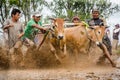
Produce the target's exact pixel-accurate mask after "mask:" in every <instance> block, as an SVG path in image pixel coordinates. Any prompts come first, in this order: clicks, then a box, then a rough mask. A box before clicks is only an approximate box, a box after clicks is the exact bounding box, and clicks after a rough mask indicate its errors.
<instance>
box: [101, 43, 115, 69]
mask: <svg viewBox="0 0 120 80" xmlns="http://www.w3.org/2000/svg"><path fill="white" fill-rule="evenodd" d="M99 47H100V48H101V49H102V50H103V53H104V54H105V55H106V57H107V58H108V60H109V61H110V63H111V65H112V66H113V67H116V65H115V63H114V62H113V61H112V59H111V58H110V54H109V53H108V51H107V48H106V46H105V45H104V44H103V43H102V44H101V45H100V46H99Z"/></svg>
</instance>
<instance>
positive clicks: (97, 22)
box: [87, 9, 112, 55]
mask: <svg viewBox="0 0 120 80" xmlns="http://www.w3.org/2000/svg"><path fill="white" fill-rule="evenodd" d="M99 15H100V13H99V10H97V9H93V10H92V19H90V20H88V21H87V22H88V24H89V26H91V27H94V26H96V25H101V26H105V27H107V26H106V22H105V20H104V19H101V18H100V17H99ZM103 43H104V44H105V46H106V47H107V49H108V51H109V53H110V55H112V46H111V42H110V39H109V38H108V37H106V36H104V37H103Z"/></svg>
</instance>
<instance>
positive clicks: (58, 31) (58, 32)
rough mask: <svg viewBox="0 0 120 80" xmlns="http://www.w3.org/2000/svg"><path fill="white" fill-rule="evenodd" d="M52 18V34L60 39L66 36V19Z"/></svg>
mask: <svg viewBox="0 0 120 80" xmlns="http://www.w3.org/2000/svg"><path fill="white" fill-rule="evenodd" d="M50 19H51V20H52V27H51V28H52V31H53V32H52V34H53V35H54V36H55V37H56V38H57V39H59V40H61V39H63V37H64V19H60V18H56V19H54V18H50Z"/></svg>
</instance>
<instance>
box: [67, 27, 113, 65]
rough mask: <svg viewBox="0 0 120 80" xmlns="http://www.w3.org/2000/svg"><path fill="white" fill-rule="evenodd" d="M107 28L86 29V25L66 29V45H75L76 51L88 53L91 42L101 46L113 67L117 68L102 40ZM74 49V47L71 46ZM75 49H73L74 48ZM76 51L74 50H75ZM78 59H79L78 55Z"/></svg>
mask: <svg viewBox="0 0 120 80" xmlns="http://www.w3.org/2000/svg"><path fill="white" fill-rule="evenodd" d="M104 32H105V27H104V26H95V27H94V28H87V29H86V28H85V26H84V25H81V26H78V27H72V28H66V29H65V36H66V45H67V46H69V45H70V44H72V45H74V48H75V51H80V52H85V53H86V52H87V51H88V50H89V47H90V43H91V41H92V42H94V43H97V45H100V48H101V49H102V50H103V53H104V54H105V55H106V57H107V58H108V60H109V61H110V62H111V64H112V66H115V65H114V63H113V61H112V60H111V58H110V55H109V53H108V51H107V48H106V46H104V44H103V43H102V38H103V36H104ZM70 47H72V46H70ZM72 48H73V47H72ZM73 50H74V49H73ZM75 53H76V57H77V53H78V52H75Z"/></svg>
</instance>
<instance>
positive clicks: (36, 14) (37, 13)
mask: <svg viewBox="0 0 120 80" xmlns="http://www.w3.org/2000/svg"><path fill="white" fill-rule="evenodd" d="M33 16H37V17H38V16H41V14H40V13H39V12H35V13H33Z"/></svg>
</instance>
